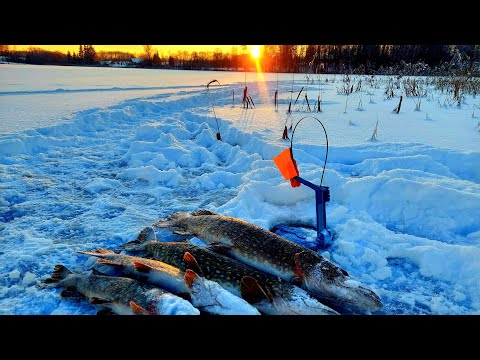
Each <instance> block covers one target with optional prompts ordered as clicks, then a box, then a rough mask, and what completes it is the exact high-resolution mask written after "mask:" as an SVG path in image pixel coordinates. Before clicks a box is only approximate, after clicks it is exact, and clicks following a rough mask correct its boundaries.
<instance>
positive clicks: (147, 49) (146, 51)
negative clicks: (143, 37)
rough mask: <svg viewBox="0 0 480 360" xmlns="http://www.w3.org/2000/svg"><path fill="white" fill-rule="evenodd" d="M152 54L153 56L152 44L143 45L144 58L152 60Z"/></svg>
mask: <svg viewBox="0 0 480 360" xmlns="http://www.w3.org/2000/svg"><path fill="white" fill-rule="evenodd" d="M152 56H153V47H152V45H143V59H144V60H146V61H151V60H152Z"/></svg>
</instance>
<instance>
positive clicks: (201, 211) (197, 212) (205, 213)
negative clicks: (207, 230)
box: [192, 209, 220, 216]
mask: <svg viewBox="0 0 480 360" xmlns="http://www.w3.org/2000/svg"><path fill="white" fill-rule="evenodd" d="M201 215H220V214H217V213H214V212H213V211H210V210H207V209H200V210H197V211H194V212H192V216H201Z"/></svg>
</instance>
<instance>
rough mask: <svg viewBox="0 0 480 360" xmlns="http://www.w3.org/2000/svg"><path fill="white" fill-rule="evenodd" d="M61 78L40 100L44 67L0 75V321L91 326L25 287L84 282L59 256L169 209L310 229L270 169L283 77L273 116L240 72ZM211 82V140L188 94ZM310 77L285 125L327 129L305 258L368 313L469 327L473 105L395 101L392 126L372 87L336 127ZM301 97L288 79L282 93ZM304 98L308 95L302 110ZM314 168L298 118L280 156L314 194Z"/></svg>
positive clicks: (477, 271)
mask: <svg viewBox="0 0 480 360" xmlns="http://www.w3.org/2000/svg"><path fill="white" fill-rule="evenodd" d="M53 68H54V69H53V70H55V69H56V68H55V67H53ZM72 69H74V70H71V71H70V72H69V71H67V70H62V71H63V72H62V73H61V74H59V75H58V81H59V83H58V84H55V85H52V83H51V82H50V81H49V80H48V79H49V76H51V71H52V67H40V66H26V65H25V66H20V65H0V103H1V107H0V119H1V120H2V121H1V123H0V260H1V261H0V313H1V314H94V313H95V312H96V310H97V309H96V308H95V307H94V306H93V305H90V304H88V303H87V302H80V303H74V302H72V301H69V300H65V299H62V298H60V297H59V296H58V291H57V290H52V289H40V288H39V287H37V285H38V284H39V283H40V282H41V281H43V280H44V279H45V278H47V277H49V276H50V274H51V272H52V270H53V267H54V265H55V264H64V265H66V266H68V267H69V268H71V269H72V270H73V271H75V272H78V273H86V272H88V271H89V269H90V266H91V265H92V264H89V262H88V261H85V257H84V256H81V255H78V254H75V250H90V249H94V248H99V247H105V248H109V249H115V248H116V247H117V246H118V245H120V244H123V243H125V242H127V241H130V240H133V239H134V238H135V237H136V236H137V235H138V233H139V232H140V231H141V230H142V229H143V228H144V227H145V226H148V225H150V224H152V223H153V222H154V221H156V220H157V219H158V218H160V217H166V216H168V215H170V214H171V213H172V212H175V211H194V210H198V209H199V208H208V209H211V210H213V211H215V212H218V213H221V214H224V215H230V216H235V217H239V218H242V219H244V220H246V221H250V222H252V223H254V224H257V225H259V226H262V227H264V228H266V229H272V228H273V227H274V226H275V225H278V224H304V225H309V226H313V225H314V224H315V210H314V206H315V200H314V196H313V192H312V190H311V189H309V188H307V187H305V186H301V187H299V188H292V187H291V186H290V183H289V182H287V181H285V180H284V179H283V177H282V176H281V174H280V173H279V171H278V170H277V168H276V167H275V164H274V163H273V161H272V158H273V157H274V156H276V155H278V154H279V153H280V151H281V150H283V149H284V148H286V147H287V146H289V142H286V141H284V140H282V139H281V135H282V131H283V127H284V124H285V120H286V114H285V111H286V109H287V108H288V102H289V99H290V95H289V93H288V92H287V90H290V89H291V75H289V74H282V75H281V77H280V82H279V104H280V105H279V111H278V112H276V111H275V110H274V107H273V94H274V92H275V89H276V75H274V74H265V75H264V76H265V79H264V80H265V81H262V79H261V78H260V77H259V76H258V75H257V74H251V73H248V74H247V82H248V83H247V85H248V92H249V94H250V95H251V96H252V98H253V99H254V101H255V106H256V108H255V109H248V110H247V109H243V108H242V107H241V105H240V104H239V101H241V94H242V92H243V86H244V84H243V80H244V74H243V73H225V74H223V73H221V72H190V71H185V72H180V71H175V72H173V71H166V70H161V71H153V70H141V69H135V70H133V69H98V68H88V69H85V68H74V67H72ZM110 71H115V73H110ZM33 72H35V74H37V76H36V77H35V80H31V79H32V77H31V76H28V75H29V74H30V75H31V74H32V73H33ZM92 72H94V73H95V76H94V75H93V74H94V73H92ZM103 72H105V73H103ZM20 73H21V75H19V74H20ZM102 73H103V75H102ZM7 74H8V76H7ZM152 74H154V75H152ZM102 76H103V77H102ZM162 77H164V78H165V80H162ZM326 78H328V79H329V82H328V83H327V82H325V79H326ZM98 79H103V80H98ZM152 79H154V80H152ZM212 79H218V80H219V81H220V83H221V84H222V86H216V85H215V86H211V88H210V97H211V99H212V102H213V104H214V106H215V112H216V115H217V118H218V122H219V126H220V132H221V136H222V140H223V141H217V140H216V137H215V133H216V132H217V129H216V123H215V118H214V117H213V114H212V111H211V107H210V103H209V99H208V98H207V97H206V94H205V90H204V87H202V85H205V84H206V83H208V82H209V81H210V80H212ZM322 79H323V80H322V113H306V112H299V111H296V110H299V109H295V108H294V109H293V110H294V112H293V113H292V119H293V123H294V124H295V123H296V122H297V121H298V120H299V119H300V118H301V117H303V116H306V115H313V116H316V117H318V118H319V119H320V120H321V121H322V122H323V123H324V124H325V127H326V129H327V131H328V136H329V144H330V148H329V159H328V163H327V170H326V172H325V177H324V180H323V184H324V185H326V186H329V187H330V191H331V201H330V202H328V203H327V224H328V227H329V228H330V230H331V231H332V233H333V234H334V239H333V245H332V247H330V248H329V249H328V250H327V251H323V252H321V254H322V255H323V256H325V257H327V258H329V259H330V260H331V261H333V262H334V263H335V264H337V265H339V266H341V267H342V268H343V269H345V270H346V271H347V272H348V273H349V274H350V275H351V276H352V278H353V279H354V280H355V281H359V282H361V283H362V284H364V285H366V286H368V287H369V288H371V289H373V290H375V291H376V292H377V294H378V295H379V296H380V297H381V299H382V301H383V303H384V309H383V310H382V311H381V313H385V314H473V313H475V314H478V313H480V221H478V219H480V185H479V183H480V145H479V144H480V132H479V131H478V130H476V127H477V124H478V119H476V118H472V116H471V114H472V107H473V105H474V104H477V106H478V104H479V99H478V96H477V98H474V97H472V96H470V95H468V96H466V97H465V102H464V104H462V106H461V107H460V108H457V107H456V106H453V107H449V108H445V107H443V106H442V107H441V106H439V104H438V102H437V101H436V98H441V97H442V96H443V95H442V94H440V93H439V92H436V91H434V90H433V89H431V90H430V92H431V94H432V99H431V100H428V99H424V101H423V102H422V107H421V111H415V103H414V101H413V100H412V99H410V98H408V97H405V98H404V101H403V104H402V109H401V111H400V113H399V114H393V113H392V109H393V108H394V107H395V106H396V105H397V103H398V97H397V98H392V99H389V100H388V99H385V97H384V94H383V89H382V88H379V89H371V91H372V93H373V95H372V96H371V98H372V100H373V101H371V102H369V101H368V100H369V96H367V95H365V94H364V95H363V101H362V103H363V111H357V104H358V100H359V99H358V96H359V95H357V94H352V95H351V96H350V100H349V102H348V106H347V111H346V113H345V112H344V110H345V99H346V96H345V95H339V94H337V89H336V85H337V84H336V83H332V82H331V80H332V79H333V75H322ZM257 80H258V81H257ZM29 81H34V83H33V84H30V83H29ZM340 81H341V76H339V75H337V76H336V82H340ZM18 83H21V84H20V85H18ZM9 84H17V85H9ZM60 84H63V85H60ZM304 85H306V83H305V81H304V80H302V78H301V76H298V75H297V76H296V81H295V85H294V90H296V91H297V92H298V91H299V90H300V88H301V87H302V86H304ZM59 89H63V90H59ZM82 89H83V90H82ZM79 90H82V91H79ZM232 90H233V91H234V92H235V95H236V96H235V99H240V100H238V101H237V100H236V102H235V103H234V104H232V96H231V95H232ZM318 90H319V87H318V82H317V81H315V83H314V84H313V85H312V84H309V85H308V89H307V91H308V96H309V98H313V99H315V98H316V97H317V95H318ZM100 94H103V95H100ZM354 96H357V98H354ZM300 100H301V99H300ZM300 100H299V102H300ZM39 104H42V106H40V105H39ZM64 104H65V106H63V105H64ZM296 107H297V108H298V107H299V106H298V104H297V106H296ZM426 113H428V118H427V117H426V115H425V114H426ZM377 118H378V120H379V123H378V132H377V141H369V140H370V138H371V136H372V133H373V130H374V128H375V124H376V121H377ZM289 125H290V119H289V120H288V122H287V126H289ZM324 154H325V140H324V136H323V130H322V129H321V128H320V127H319V126H318V123H317V122H316V121H315V120H308V119H306V120H305V121H303V122H302V123H301V124H300V125H299V127H298V128H297V132H296V133H295V141H294V155H295V159H296V160H297V163H298V164H299V170H300V174H301V176H302V177H304V178H305V179H307V180H309V181H311V182H313V183H316V184H318V183H319V182H320V177H321V172H322V167H323V159H324V156H325V155H324ZM159 240H165V239H159ZM355 281H353V282H352V283H351V286H356V285H357V283H356V282H355Z"/></svg>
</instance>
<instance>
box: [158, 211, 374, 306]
mask: <svg viewBox="0 0 480 360" xmlns="http://www.w3.org/2000/svg"><path fill="white" fill-rule="evenodd" d="M153 226H157V227H160V228H170V229H172V230H173V232H174V233H175V234H178V235H185V236H186V235H194V236H197V237H199V238H200V239H202V240H204V241H205V242H206V243H207V244H209V247H210V248H211V249H214V250H217V251H222V252H224V253H225V254H227V255H228V256H230V257H232V258H235V259H237V260H239V261H241V262H243V263H245V264H247V265H250V266H252V267H254V268H256V269H258V270H262V271H265V272H268V273H270V274H272V275H275V276H278V277H280V278H282V279H283V280H285V281H288V282H293V283H295V284H298V285H299V286H301V287H302V288H303V289H305V290H306V291H308V292H309V293H310V294H312V295H313V296H315V297H316V298H317V299H319V300H320V301H321V302H322V303H324V304H326V305H328V306H330V307H332V308H333V309H335V310H338V311H341V312H342V311H351V312H356V313H357V312H360V313H364V312H371V311H377V310H379V309H381V307H382V302H381V300H380V298H379V297H378V295H377V294H375V293H374V292H373V291H372V290H370V289H368V288H366V287H364V286H363V285H361V284H360V283H359V282H357V281H355V280H353V279H352V278H351V277H350V276H349V274H348V273H347V272H346V271H345V270H343V269H341V268H340V267H338V266H336V265H334V264H333V263H332V262H330V261H329V260H327V259H325V258H324V257H323V256H321V255H320V254H318V253H316V252H315V251H312V250H310V249H307V248H304V247H303V246H300V245H298V244H296V243H294V242H292V241H289V240H286V239H284V238H282V237H281V236H278V235H276V234H274V233H273V232H271V231H268V230H265V229H263V228H261V227H259V226H257V225H254V224H251V223H249V222H246V221H244V220H241V219H238V218H234V217H230V216H224V215H219V214H216V213H214V212H211V211H209V210H199V211H196V212H193V213H191V214H189V213H185V212H177V213H175V214H173V215H172V216H171V217H170V218H168V219H165V220H160V221H159V222H157V223H155V224H154V225H153Z"/></svg>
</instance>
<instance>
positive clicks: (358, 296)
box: [311, 283, 383, 314]
mask: <svg viewBox="0 0 480 360" xmlns="http://www.w3.org/2000/svg"><path fill="white" fill-rule="evenodd" d="M311 292H312V293H313V294H314V295H315V296H316V297H317V298H319V299H320V300H321V301H322V302H323V303H325V304H327V305H328V306H331V307H332V308H334V309H336V310H338V311H340V312H342V313H344V312H353V313H360V314H362V313H363V314H364V313H371V312H375V311H378V310H380V309H381V308H382V307H383V305H382V301H381V300H380V297H379V296H378V295H377V294H376V293H375V292H373V291H372V290H370V289H368V288H366V287H364V286H361V285H359V286H358V287H356V288H352V287H351V286H349V285H346V284H343V283H341V284H338V283H337V284H332V285H331V286H328V287H323V288H322V289H321V290H320V291H319V289H318V288H315V289H311Z"/></svg>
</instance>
